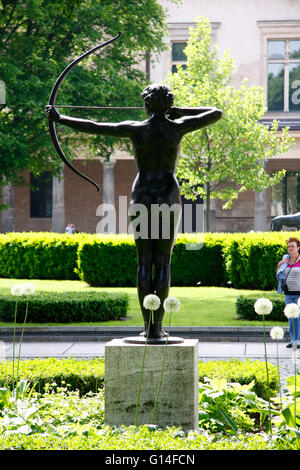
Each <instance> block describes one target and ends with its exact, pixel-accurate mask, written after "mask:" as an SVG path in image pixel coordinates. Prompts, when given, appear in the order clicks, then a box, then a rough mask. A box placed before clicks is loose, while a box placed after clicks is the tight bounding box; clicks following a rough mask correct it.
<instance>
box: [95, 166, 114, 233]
mask: <svg viewBox="0 0 300 470" xmlns="http://www.w3.org/2000/svg"><path fill="white" fill-rule="evenodd" d="M101 164H102V168H103V182H102V191H103V198H102V208H101V211H97V215H102V216H104V215H106V214H107V220H108V221H109V223H108V224H107V225H105V224H104V223H102V224H101V223H100V224H98V226H99V227H100V230H99V231H98V230H97V232H98V233H99V232H100V233H101V232H102V233H116V230H117V229H116V209H115V164H116V160H115V159H110V161H107V160H101ZM101 227H102V228H101ZM106 228H107V230H106Z"/></svg>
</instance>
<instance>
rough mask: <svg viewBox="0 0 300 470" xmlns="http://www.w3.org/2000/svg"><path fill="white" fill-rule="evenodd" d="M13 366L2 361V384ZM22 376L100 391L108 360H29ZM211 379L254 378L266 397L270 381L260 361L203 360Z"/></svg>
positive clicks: (202, 369)
mask: <svg viewBox="0 0 300 470" xmlns="http://www.w3.org/2000/svg"><path fill="white" fill-rule="evenodd" d="M11 374H12V366H11V362H10V361H2V362H0V384H1V383H3V384H4V383H6V384H7V386H9V385H10V383H11V378H12V377H11ZM269 376H270V393H271V395H275V393H276V391H278V389H279V377H278V371H277V368H276V367H275V366H273V365H272V364H269ZM19 377H20V379H25V378H26V380H27V381H28V383H29V384H30V385H31V386H33V385H34V384H35V383H36V382H37V385H36V387H35V390H37V391H38V392H40V393H43V392H44V390H45V386H46V384H47V383H48V384H53V383H55V384H56V385H57V386H58V387H62V386H64V385H65V384H68V385H69V389H70V390H72V391H75V390H79V391H80V394H81V395H84V394H86V393H88V392H90V391H91V392H96V391H97V390H98V388H99V387H103V384H104V360H103V359H102V358H98V359H90V360H76V359H69V358H66V359H56V358H49V359H48V358H47V359H34V360H31V359H28V360H27V359H26V360H23V361H20V365H19ZM205 377H208V378H225V379H226V380H227V381H228V382H238V383H240V384H241V385H247V384H250V383H251V382H252V381H253V380H254V388H253V390H254V391H255V393H256V394H257V395H258V396H259V397H261V398H263V399H266V398H267V396H268V393H267V385H266V384H267V382H266V380H267V379H266V373H265V367H264V364H263V363H261V362H260V361H250V360H248V361H242V360H237V359H236V360H230V361H210V362H208V363H206V362H202V361H199V381H200V382H201V381H204V379H205Z"/></svg>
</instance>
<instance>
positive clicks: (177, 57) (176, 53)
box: [172, 42, 187, 73]
mask: <svg viewBox="0 0 300 470" xmlns="http://www.w3.org/2000/svg"><path fill="white" fill-rule="evenodd" d="M186 44H187V43H186V42H173V43H172V73H176V72H177V66H178V65H179V64H182V66H183V67H184V68H186V65H185V63H186V55H185V53H184V52H183V51H184V49H185V47H186Z"/></svg>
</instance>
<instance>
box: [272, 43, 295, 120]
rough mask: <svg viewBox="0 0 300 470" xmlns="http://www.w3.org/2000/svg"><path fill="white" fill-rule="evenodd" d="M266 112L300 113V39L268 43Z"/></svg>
mask: <svg viewBox="0 0 300 470" xmlns="http://www.w3.org/2000/svg"><path fill="white" fill-rule="evenodd" d="M267 47H268V52H267V57H268V110H269V111H285V112H291V111H292V112H293V111H294V112H295V111H300V39H287V40H278V39H274V40H273V39H272V40H269V41H268V46H267Z"/></svg>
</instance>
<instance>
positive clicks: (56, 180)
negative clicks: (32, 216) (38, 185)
mask: <svg viewBox="0 0 300 470" xmlns="http://www.w3.org/2000/svg"><path fill="white" fill-rule="evenodd" d="M64 231H65V188H64V170H63V168H62V169H61V172H60V175H59V176H53V180H52V232H60V233H63V232H64Z"/></svg>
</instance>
